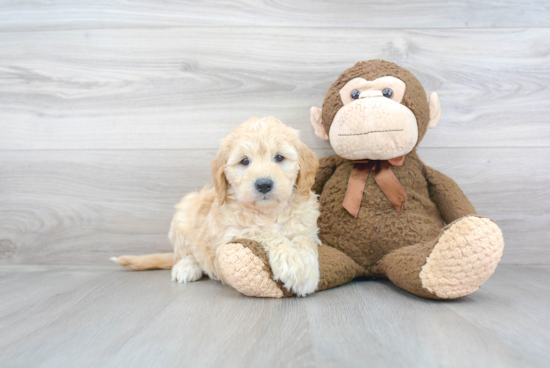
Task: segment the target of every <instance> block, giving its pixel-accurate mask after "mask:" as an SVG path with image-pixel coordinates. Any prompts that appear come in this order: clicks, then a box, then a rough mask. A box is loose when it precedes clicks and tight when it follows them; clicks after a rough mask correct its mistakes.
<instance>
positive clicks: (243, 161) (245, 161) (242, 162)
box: [241, 157, 250, 166]
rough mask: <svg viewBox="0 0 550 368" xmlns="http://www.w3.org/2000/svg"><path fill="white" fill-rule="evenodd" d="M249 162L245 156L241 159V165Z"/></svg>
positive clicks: (246, 164)
mask: <svg viewBox="0 0 550 368" xmlns="http://www.w3.org/2000/svg"><path fill="white" fill-rule="evenodd" d="M249 163H250V160H249V159H248V158H246V157H245V158H243V159H242V161H241V165H244V166H248V164H249Z"/></svg>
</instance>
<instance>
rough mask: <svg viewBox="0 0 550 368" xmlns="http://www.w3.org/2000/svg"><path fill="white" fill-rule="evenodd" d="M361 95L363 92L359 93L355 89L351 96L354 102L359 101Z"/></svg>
mask: <svg viewBox="0 0 550 368" xmlns="http://www.w3.org/2000/svg"><path fill="white" fill-rule="evenodd" d="M360 95H361V92H359V91H358V90H356V89H354V90H353V91H351V93H350V96H351V98H352V99H353V100H357V99H358V98H359V96H360Z"/></svg>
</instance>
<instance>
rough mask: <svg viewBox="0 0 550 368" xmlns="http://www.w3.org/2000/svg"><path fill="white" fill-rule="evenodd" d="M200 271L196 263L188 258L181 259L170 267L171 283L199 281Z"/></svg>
mask: <svg viewBox="0 0 550 368" xmlns="http://www.w3.org/2000/svg"><path fill="white" fill-rule="evenodd" d="M201 277H202V270H201V267H200V266H199V264H198V263H197V261H195V260H193V259H189V258H183V259H180V260H179V261H178V263H176V264H175V265H174V266H173V267H172V281H177V282H180V283H181V282H183V283H188V282H193V281H197V280H200V279H201Z"/></svg>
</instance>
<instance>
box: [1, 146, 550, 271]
mask: <svg viewBox="0 0 550 368" xmlns="http://www.w3.org/2000/svg"><path fill="white" fill-rule="evenodd" d="M330 153H331V151H330V150H320V149H318V150H317V154H318V155H319V156H320V157H322V156H326V155H328V154H330ZM419 153H420V156H421V157H422V158H423V160H424V161H425V162H426V164H428V165H430V166H432V167H434V168H436V169H438V170H440V171H442V172H443V173H445V174H447V175H448V176H450V177H451V178H453V179H455V181H456V182H457V183H458V184H459V185H460V186H461V188H462V189H463V190H464V192H465V193H466V195H467V196H468V197H469V198H470V200H471V201H472V203H473V204H474V206H475V207H476V209H477V211H478V212H479V213H480V214H482V215H485V216H488V217H490V218H493V219H494V220H495V221H496V222H497V223H498V224H499V226H500V227H501V228H502V230H503V232H504V240H505V243H506V247H505V251H504V258H503V260H502V263H503V264H548V263H550V252H549V251H548V228H550V211H549V209H550V195H549V194H550V193H549V188H550V187H549V186H548V183H549V182H550V172H549V171H548V170H547V169H546V167H547V161H548V157H550V148H454V149H450V148H449V149H440V148H423V149H420V151H419ZM215 154H216V151H215V150H159V151H155V150H100V151H89V150H75V151H60V150H52V151H0V203H1V206H0V263H4V264H5V263H17V264H101V263H104V262H106V260H107V259H108V258H109V257H111V256H114V255H122V254H148V253H151V252H162V251H170V250H171V248H170V245H169V242H168V240H167V236H166V234H167V232H168V228H169V224H170V220H171V217H172V215H173V212H174V209H173V206H174V205H175V204H176V203H177V202H178V201H179V199H180V198H181V196H183V195H184V194H185V193H187V192H189V191H191V190H194V189H198V188H201V187H202V186H203V185H205V184H207V183H210V182H211V181H210V170H209V162H210V160H211V159H212V158H213V157H214V156H215Z"/></svg>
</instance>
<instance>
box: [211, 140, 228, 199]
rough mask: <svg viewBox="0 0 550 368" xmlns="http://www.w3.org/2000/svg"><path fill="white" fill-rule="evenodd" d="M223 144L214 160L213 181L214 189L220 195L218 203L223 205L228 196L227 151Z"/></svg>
mask: <svg viewBox="0 0 550 368" xmlns="http://www.w3.org/2000/svg"><path fill="white" fill-rule="evenodd" d="M225 151H226V150H225V149H224V147H223V145H222V147H221V148H220V150H219V151H218V155H217V156H216V158H215V159H213V160H212V181H213V182H214V189H215V190H216V194H217V196H218V203H219V205H220V206H221V205H222V204H223V203H224V202H225V199H226V197H227V179H226V178H225V172H224V168H225V163H226V162H225V161H226V157H225V156H226V153H225Z"/></svg>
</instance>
